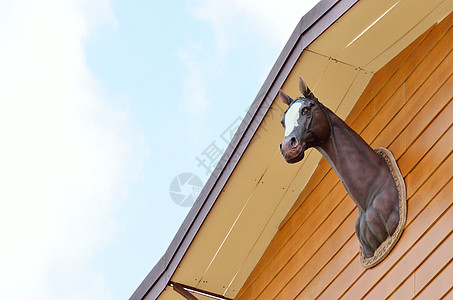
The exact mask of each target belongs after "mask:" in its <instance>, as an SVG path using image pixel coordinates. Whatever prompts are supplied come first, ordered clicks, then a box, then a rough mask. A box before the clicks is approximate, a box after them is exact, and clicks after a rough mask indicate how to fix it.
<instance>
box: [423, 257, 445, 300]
mask: <svg viewBox="0 0 453 300" xmlns="http://www.w3.org/2000/svg"><path fill="white" fill-rule="evenodd" d="M452 278H453V262H451V263H449V264H448V266H447V267H446V268H445V269H443V270H442V272H441V273H440V274H439V275H438V276H437V277H436V278H434V280H433V281H432V282H431V284H430V285H428V286H427V287H426V288H425V289H423V290H422V291H421V292H420V293H419V294H417V295H416V296H415V299H417V300H424V299H426V300H431V299H442V298H443V297H444V296H445V295H446V294H447V293H448V292H450V291H451V290H452V283H451V279H452ZM444 299H446V298H444Z"/></svg>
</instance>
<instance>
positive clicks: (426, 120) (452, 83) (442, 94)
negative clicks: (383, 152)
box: [376, 76, 453, 160]
mask: <svg viewBox="0 0 453 300" xmlns="http://www.w3.org/2000/svg"><path fill="white" fill-rule="evenodd" d="M452 93H453V77H452V76H450V78H449V79H448V80H447V82H446V83H445V84H444V85H443V86H442V87H441V89H440V90H439V91H438V92H437V93H436V94H435V95H434V96H433V97H432V98H431V99H429V101H428V102H427V103H426V104H425V105H424V106H423V107H422V108H421V109H420V111H419V112H418V113H417V115H416V116H415V117H414V118H413V119H412V120H411V121H410V122H408V124H407V126H406V128H405V130H404V131H403V132H402V133H401V134H400V135H399V136H398V137H397V138H396V139H395V140H394V141H393V142H391V144H390V146H388V149H389V150H390V151H392V153H393V156H394V157H395V159H396V160H399V158H400V157H401V155H403V153H404V152H405V151H406V150H407V147H408V145H411V144H412V143H413V142H414V140H415V139H416V138H417V137H418V136H419V135H420V134H421V133H422V132H423V131H424V130H425V129H426V128H427V127H428V126H429V124H430V123H431V121H432V120H433V119H434V118H435V116H437V115H438V114H439V112H441V111H442V109H444V108H445V106H446V105H447V104H448V99H451V95H452ZM378 139H379V137H378ZM378 139H377V140H378ZM376 143H377V142H376Z"/></svg>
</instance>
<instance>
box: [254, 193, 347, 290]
mask: <svg viewBox="0 0 453 300" xmlns="http://www.w3.org/2000/svg"><path fill="white" fill-rule="evenodd" d="M337 187H338V189H339V188H342V186H341V185H337ZM338 195H339V193H338V192H335V193H330V194H329V197H326V199H325V200H324V201H323V203H322V205H320V208H319V209H317V210H316V211H315V212H314V213H313V215H312V216H311V217H310V218H309V219H308V220H307V223H306V226H303V227H301V228H300V230H298V232H297V233H296V234H295V235H294V236H293V237H292V238H291V240H290V241H289V242H288V243H287V244H286V245H285V248H283V249H282V251H280V252H279V253H278V254H277V255H276V257H275V258H274V260H273V261H272V262H271V263H270V264H269V265H270V266H272V269H270V270H269V271H270V272H269V271H268V272H267V273H266V274H263V276H261V277H260V278H258V280H257V281H256V282H255V286H256V288H257V292H259V293H258V294H259V295H260V297H264V298H263V299H266V297H270V296H269V295H268V294H269V293H273V292H275V290H274V289H273V286H275V285H276V284H278V282H280V281H281V280H289V279H290V278H291V277H289V276H293V275H294V274H296V272H297V271H298V269H299V268H300V267H299V266H300V265H303V264H304V263H305V262H306V260H308V259H309V257H305V256H304V255H303V253H314V252H315V251H317V250H318V249H319V247H321V245H322V244H323V243H324V241H325V240H326V239H327V238H328V237H329V236H330V235H331V234H332V232H333V231H334V230H335V228H332V229H329V230H325V231H321V230H319V229H318V227H320V226H322V225H323V224H324V223H326V222H330V220H331V218H338V217H339V218H341V217H343V218H346V215H343V213H341V214H338V213H336V212H338V211H340V210H341V209H345V207H349V206H350V205H353V204H351V203H350V202H352V201H351V200H350V199H347V197H345V196H346V192H344V195H343V196H344V198H343V199H341V202H340V204H339V205H337V204H336V203H338V198H337V197H338ZM337 206H338V207H337ZM332 211H333V212H334V213H332ZM331 213H332V215H330V214H331ZM327 216H328V217H327ZM340 220H341V219H340ZM337 224H338V225H337V226H339V225H340V224H341V221H338V222H337ZM301 260H302V261H301ZM259 289H261V290H264V291H263V292H262V293H261V291H260V290H259ZM258 294H256V295H253V297H252V298H255V297H256V296H258ZM261 295H263V296H261ZM267 299H268V298H267Z"/></svg>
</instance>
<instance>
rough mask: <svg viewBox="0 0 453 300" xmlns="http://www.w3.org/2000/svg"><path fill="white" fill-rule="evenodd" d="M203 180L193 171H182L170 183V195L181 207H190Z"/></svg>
mask: <svg viewBox="0 0 453 300" xmlns="http://www.w3.org/2000/svg"><path fill="white" fill-rule="evenodd" d="M203 185H204V184H203V181H201V179H200V177H198V176H197V175H195V174H193V173H182V174H179V175H178V176H176V177H175V178H173V180H172V181H171V183H170V190H169V191H170V197H171V200H173V202H175V203H176V204H177V205H179V206H182V207H191V206H192V205H193V204H194V203H195V200H196V199H197V197H198V195H199V194H200V192H201V189H202V188H203Z"/></svg>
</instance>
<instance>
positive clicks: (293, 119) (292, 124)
mask: <svg viewBox="0 0 453 300" xmlns="http://www.w3.org/2000/svg"><path fill="white" fill-rule="evenodd" d="M301 106H302V103H300V102H297V103H294V104H293V105H291V107H290V108H289V109H288V110H287V111H286V115H285V136H288V135H290V134H291V133H292V132H293V131H294V128H296V127H297V126H298V125H299V124H298V123H297V120H299V115H300V108H301Z"/></svg>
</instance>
